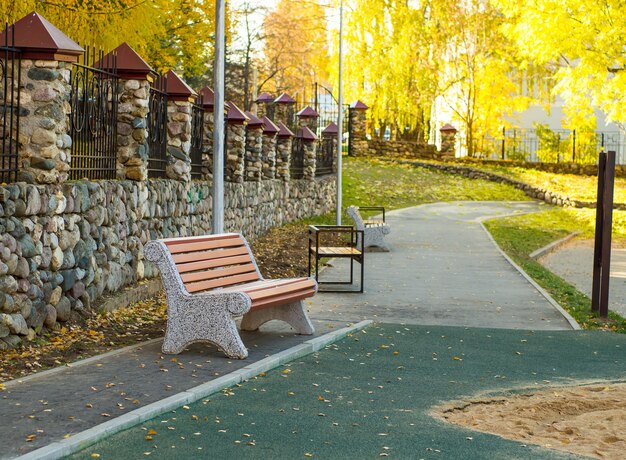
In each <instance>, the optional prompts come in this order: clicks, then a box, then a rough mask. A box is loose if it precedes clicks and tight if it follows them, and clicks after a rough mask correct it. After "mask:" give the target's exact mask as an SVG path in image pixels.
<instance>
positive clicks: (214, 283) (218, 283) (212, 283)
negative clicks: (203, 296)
mask: <svg viewBox="0 0 626 460" xmlns="http://www.w3.org/2000/svg"><path fill="white" fill-rule="evenodd" d="M258 279H259V275H258V274H257V273H256V272H254V273H244V274H243V275H235V276H227V277H225V278H218V279H216V280H209V281H199V282H197V283H188V284H185V288H186V289H187V292H189V293H190V294H192V293H194V292H200V291H206V290H207V289H215V288H218V287H222V286H230V285H233V284H239V283H245V282H246V281H254V280H258Z"/></svg>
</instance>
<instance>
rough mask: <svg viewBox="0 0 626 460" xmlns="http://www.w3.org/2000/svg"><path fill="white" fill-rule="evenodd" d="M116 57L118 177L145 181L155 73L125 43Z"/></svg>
mask: <svg viewBox="0 0 626 460" xmlns="http://www.w3.org/2000/svg"><path fill="white" fill-rule="evenodd" d="M113 53H115V55H116V56H117V73H118V75H119V104H118V106H117V177H118V178H119V179H130V180H137V181H143V180H146V179H147V178H148V121H147V115H148V111H149V110H150V109H149V101H150V81H151V79H152V77H153V75H154V70H152V68H151V67H150V66H149V65H148V64H147V63H146V61H144V60H143V59H142V58H141V56H139V55H138V54H137V53H136V52H135V50H133V49H132V48H131V47H130V46H129V45H128V44H127V43H122V44H121V45H120V46H118V47H117V48H115V50H113V51H112V52H111V53H109V55H107V56H105V60H107V59H110V57H109V56H110V55H111V54H113Z"/></svg>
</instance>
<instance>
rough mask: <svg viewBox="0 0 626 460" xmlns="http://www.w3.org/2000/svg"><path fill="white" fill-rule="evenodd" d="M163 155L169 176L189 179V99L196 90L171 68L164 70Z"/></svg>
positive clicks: (191, 98)
mask: <svg viewBox="0 0 626 460" xmlns="http://www.w3.org/2000/svg"><path fill="white" fill-rule="evenodd" d="M163 78H165V79H166V83H165V88H166V92H167V156H168V165H167V166H166V169H165V173H166V174H167V177H169V178H170V179H176V180H181V181H184V182H191V159H190V158H189V149H190V148H191V103H192V101H193V100H194V98H195V97H196V93H195V92H194V91H193V90H192V89H191V88H190V87H189V86H187V84H186V83H185V82H184V81H183V80H182V79H181V78H180V77H179V76H178V75H176V73H174V72H173V71H172V70H170V71H169V72H167V73H166V74H165V75H164V76H163Z"/></svg>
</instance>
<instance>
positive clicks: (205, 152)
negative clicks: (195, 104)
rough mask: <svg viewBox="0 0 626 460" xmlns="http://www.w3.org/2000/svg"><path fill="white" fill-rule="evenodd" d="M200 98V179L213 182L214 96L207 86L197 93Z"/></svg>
mask: <svg viewBox="0 0 626 460" xmlns="http://www.w3.org/2000/svg"><path fill="white" fill-rule="evenodd" d="M199 94H200V97H202V108H203V109H204V118H203V121H204V128H203V129H204V135H203V136H202V177H203V179H206V180H210V181H212V180H213V121H214V117H213V107H214V105H213V104H214V94H213V90H212V89H211V88H209V87H208V86H205V87H204V88H202V89H201V90H200V92H199Z"/></svg>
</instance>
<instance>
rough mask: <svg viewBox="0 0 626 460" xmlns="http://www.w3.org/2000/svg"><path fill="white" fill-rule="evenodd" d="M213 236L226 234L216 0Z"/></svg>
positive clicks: (220, 28) (218, 4)
mask: <svg viewBox="0 0 626 460" xmlns="http://www.w3.org/2000/svg"><path fill="white" fill-rule="evenodd" d="M213 80H214V82H215V85H214V86H215V87H214V88H213V90H214V93H215V98H214V104H215V105H214V107H213V215H212V228H213V234H217V233H224V0H215V65H214V78H213Z"/></svg>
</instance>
